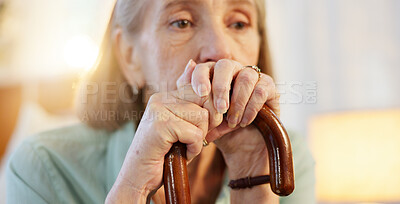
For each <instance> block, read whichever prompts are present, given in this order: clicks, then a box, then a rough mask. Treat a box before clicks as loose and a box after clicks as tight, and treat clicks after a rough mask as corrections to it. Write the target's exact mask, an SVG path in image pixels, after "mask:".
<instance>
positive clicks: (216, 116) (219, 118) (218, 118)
mask: <svg viewBox="0 0 400 204" xmlns="http://www.w3.org/2000/svg"><path fill="white" fill-rule="evenodd" d="M214 120H215V121H217V122H220V121H221V120H222V114H220V113H215V114H214Z"/></svg>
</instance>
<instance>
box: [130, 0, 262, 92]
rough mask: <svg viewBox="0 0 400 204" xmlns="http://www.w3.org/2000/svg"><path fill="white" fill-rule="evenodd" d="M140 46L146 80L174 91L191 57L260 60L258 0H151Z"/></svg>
mask: <svg viewBox="0 0 400 204" xmlns="http://www.w3.org/2000/svg"><path fill="white" fill-rule="evenodd" d="M146 1H147V4H148V5H147V7H146V11H145V14H144V15H145V16H144V18H143V19H144V20H143V22H141V23H143V27H142V29H141V33H140V34H139V38H138V41H136V45H134V46H137V47H135V48H136V49H135V50H137V51H138V55H139V59H140V64H141V68H142V71H143V73H144V76H145V80H146V83H147V84H148V85H151V86H153V88H155V89H156V91H157V90H160V87H162V88H161V90H174V89H175V88H176V85H175V83H176V81H177V79H178V77H179V76H180V75H181V73H182V72H183V71H184V68H185V65H186V64H187V63H188V61H189V59H193V60H194V61H195V62H196V63H204V62H208V61H218V60H220V59H232V60H235V61H238V62H240V63H241V64H243V65H255V64H257V61H258V55H259V49H260V36H259V34H258V27H257V9H256V5H255V2H254V0H146Z"/></svg>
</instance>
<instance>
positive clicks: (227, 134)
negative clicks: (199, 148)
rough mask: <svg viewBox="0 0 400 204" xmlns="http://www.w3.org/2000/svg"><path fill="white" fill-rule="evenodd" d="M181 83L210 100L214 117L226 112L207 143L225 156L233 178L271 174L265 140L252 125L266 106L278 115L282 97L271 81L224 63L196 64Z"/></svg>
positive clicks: (249, 69)
mask: <svg viewBox="0 0 400 204" xmlns="http://www.w3.org/2000/svg"><path fill="white" fill-rule="evenodd" d="M185 75H186V77H184V76H185ZM188 76H191V77H188ZM185 78H186V79H185ZM179 81H180V84H184V83H190V84H191V86H192V88H193V90H194V91H195V93H196V94H197V95H198V96H202V97H205V96H208V98H210V99H211V100H212V103H213V105H214V107H213V108H214V109H215V110H214V114H216V115H218V114H219V115H220V116H215V117H216V118H219V117H221V118H222V114H224V113H226V112H227V117H226V120H223V121H222V123H219V124H218V125H217V126H215V125H214V126H213V125H212V124H210V126H209V127H210V129H209V132H208V134H207V136H206V140H207V141H208V142H215V144H216V145H217V147H218V148H219V149H220V150H221V152H222V153H223V155H224V157H225V160H226V163H227V165H228V169H229V172H230V177H236V178H237V177H241V176H242V177H245V176H256V175H253V174H266V173H269V170H268V153H267V149H266V146H265V142H264V139H263V137H262V136H261V133H259V131H258V130H257V129H256V127H255V126H253V125H250V124H251V123H252V122H253V120H254V119H255V117H256V116H257V114H258V112H259V111H260V110H261V108H262V106H263V105H264V104H265V103H266V104H267V105H268V106H269V107H270V108H272V110H273V111H274V112H275V113H277V114H279V103H278V102H279V96H278V94H277V92H276V88H275V84H274V82H273V80H272V78H271V77H270V76H268V75H266V74H262V73H261V75H260V77H259V74H258V72H257V71H256V70H254V69H252V68H248V67H244V66H243V65H241V64H240V63H239V62H236V61H233V60H228V59H222V60H219V61H218V62H208V63H202V64H197V65H196V66H195V68H193V70H192V71H190V72H186V73H184V74H183V75H182V77H181V78H180V80H179ZM179 81H178V82H179ZM183 81H184V82H183ZM232 83H233V84H232ZM178 84H179V83H178ZM231 87H233V89H232V90H231ZM208 109H209V108H208ZM260 161H265V162H260ZM236 167H240V168H236ZM245 167H248V168H245Z"/></svg>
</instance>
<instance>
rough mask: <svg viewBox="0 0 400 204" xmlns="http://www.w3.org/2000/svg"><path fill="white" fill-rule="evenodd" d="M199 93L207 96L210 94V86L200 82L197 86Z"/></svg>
mask: <svg viewBox="0 0 400 204" xmlns="http://www.w3.org/2000/svg"><path fill="white" fill-rule="evenodd" d="M197 93H198V94H199V96H200V97H203V96H207V95H208V88H207V86H205V85H203V84H200V85H199V86H197Z"/></svg>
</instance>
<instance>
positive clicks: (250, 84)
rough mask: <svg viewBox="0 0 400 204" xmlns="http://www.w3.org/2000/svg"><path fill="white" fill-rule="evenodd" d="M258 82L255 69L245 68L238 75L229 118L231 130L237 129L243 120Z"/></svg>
mask: <svg viewBox="0 0 400 204" xmlns="http://www.w3.org/2000/svg"><path fill="white" fill-rule="evenodd" d="M257 82H258V73H257V72H256V71H254V70H253V69H250V68H245V69H242V70H241V71H240V72H239V73H238V75H237V77H236V79H235V84H234V86H233V91H232V96H231V103H230V104H231V105H230V108H229V111H228V116H227V118H228V125H229V127H230V128H234V127H236V125H237V124H238V123H239V122H240V121H241V120H242V116H243V113H244V110H245V108H246V105H247V103H248V102H249V99H250V96H251V95H252V93H253V90H254V87H255V86H256V83H257Z"/></svg>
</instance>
